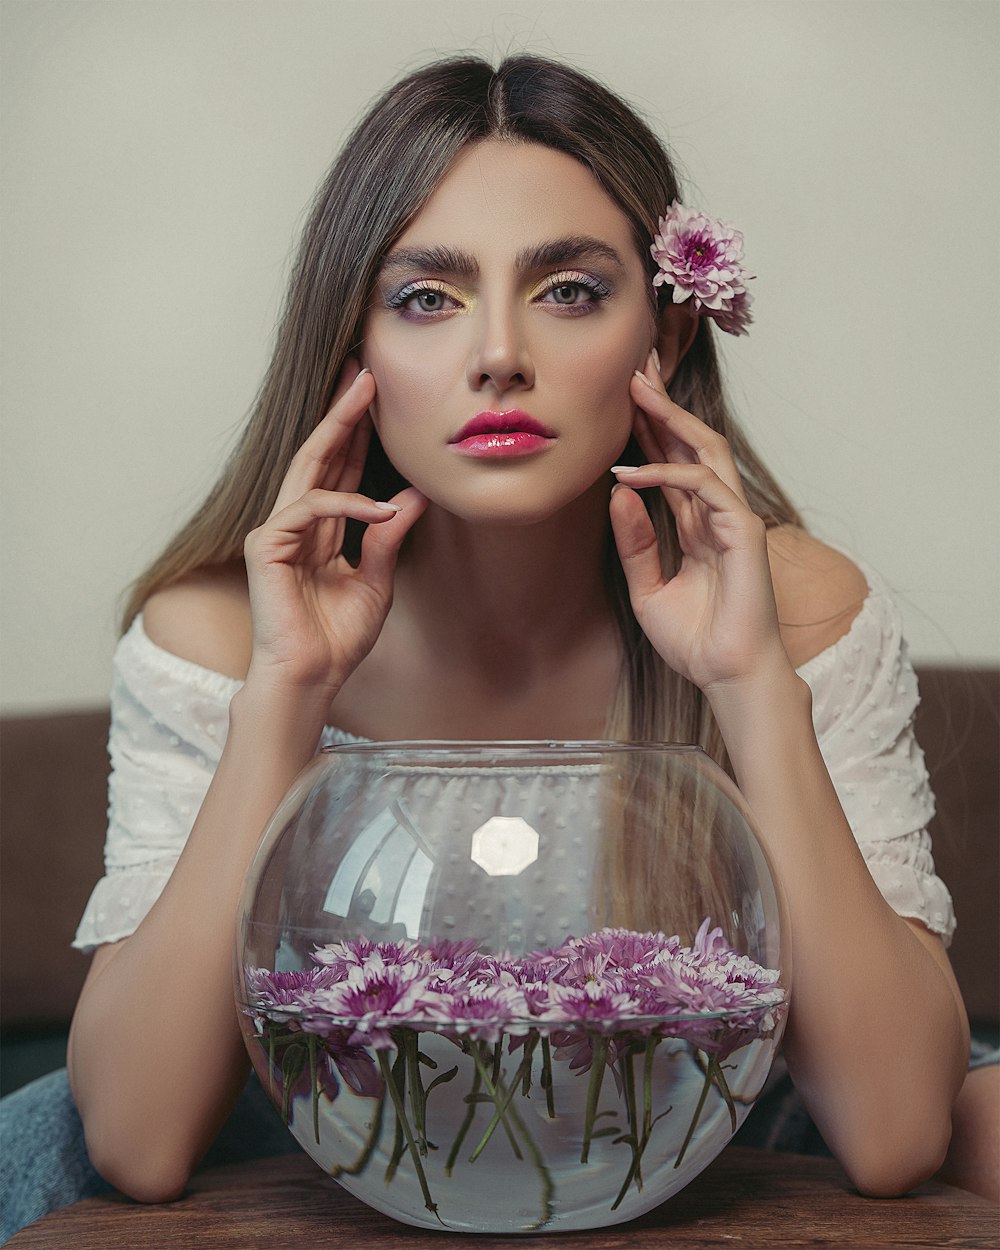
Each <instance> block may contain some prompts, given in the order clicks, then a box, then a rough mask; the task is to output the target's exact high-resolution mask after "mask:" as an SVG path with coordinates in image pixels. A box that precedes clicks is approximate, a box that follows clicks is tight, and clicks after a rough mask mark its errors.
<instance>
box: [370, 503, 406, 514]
mask: <svg viewBox="0 0 1000 1250" xmlns="http://www.w3.org/2000/svg"><path fill="white" fill-rule="evenodd" d="M375 507H376V508H381V509H382V511H383V512H402V511H403V505H402V504H400V503H377V504H376V505H375Z"/></svg>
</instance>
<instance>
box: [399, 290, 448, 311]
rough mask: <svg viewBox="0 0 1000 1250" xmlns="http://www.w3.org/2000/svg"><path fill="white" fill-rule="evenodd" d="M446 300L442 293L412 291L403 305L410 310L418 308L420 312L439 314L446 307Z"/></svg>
mask: <svg viewBox="0 0 1000 1250" xmlns="http://www.w3.org/2000/svg"><path fill="white" fill-rule="evenodd" d="M446 299H447V296H446V295H445V293H444V291H414V292H413V294H412V295H410V296H409V297H408V298H407V299H406V301H405V303H406V305H407V306H408V307H410V308H414V307H416V308H419V309H420V311H421V312H441V310H442V309H443V308H445V307H446V305H445V300H446Z"/></svg>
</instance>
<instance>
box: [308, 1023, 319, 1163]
mask: <svg viewBox="0 0 1000 1250" xmlns="http://www.w3.org/2000/svg"><path fill="white" fill-rule="evenodd" d="M309 1087H310V1089H311V1090H312V1109H313V1136H314V1137H315V1138H316V1145H317V1146H318V1145H319V1071H318V1069H317V1067H316V1034H315V1033H310V1034H309Z"/></svg>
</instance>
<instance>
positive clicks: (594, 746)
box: [320, 738, 706, 755]
mask: <svg viewBox="0 0 1000 1250" xmlns="http://www.w3.org/2000/svg"><path fill="white" fill-rule="evenodd" d="M382 751H399V752H404V751H410V752H420V753H428V754H439V755H443V754H446V753H453V754H458V753H465V754H469V755H482V754H485V753H487V752H491V751H492V752H499V753H501V754H505V755H513V754H515V753H519V754H523V753H524V752H525V751H539V752H545V753H547V754H552V755H586V754H590V755H594V754H598V753H602V754H626V753H634V752H639V753H654V752H655V753H658V754H659V753H663V752H669V753H670V754H676V755H706V752H705V750H704V748H703V747H701V746H699V745H698V744H697V743H693V742H654V741H641V742H625V741H621V740H618V739H614V738H578V739H559V738H496V739H478V738H462V739H460V738H426V739H421V738H392V739H386V740H384V741H376V740H373V739H360V740H359V741H357V742H331V743H328V744H327V745H325V746H323V747H321V748H320V753H321V754H323V755H350V754H355V753H357V754H364V755H371V754H377V753H379V752H382Z"/></svg>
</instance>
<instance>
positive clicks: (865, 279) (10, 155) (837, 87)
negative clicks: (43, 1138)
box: [0, 0, 1000, 711]
mask: <svg viewBox="0 0 1000 1250" xmlns="http://www.w3.org/2000/svg"><path fill="white" fill-rule="evenodd" d="M998 14H1000V9H998V6H997V5H995V4H993V3H964V2H963V0H944V2H932V3H923V2H921V0H902V2H900V3H895V2H880V0H861V2H859V3H837V2H825V0H818V2H817V0H812V2H810V0H789V2H787V3H772V2H765V0H735V2H733V3H730V2H729V0H715V2H713V0H690V2H689V0H679V2H677V3H670V2H669V0H648V2H642V0H616V3H598V2H594V0H592V2H590V3H585V2H581V0H508V2H503V3H500V2H498V3H475V2H469V0H464V2H460V0H421V2H420V3H409V2H406V0H381V2H379V0H368V2H367V3H365V2H363V0H362V2H356V3H339V2H337V0H142V2H136V0H109V2H103V0H102V2H94V0H4V3H3V5H2V9H0V19H2V23H3V29H2V35H3V50H2V55H3V66H2V69H3V75H2V92H3V114H4V121H3V125H4V137H3V156H4V165H5V168H4V171H3V178H4V196H5V202H4V209H3V211H4V218H3V235H2V243H3V274H2V276H3V296H2V314H3V323H4V335H3V362H2V366H3V402H4V426H3V446H2V451H3V530H2V556H3V598H2V609H3V633H2V657H3V670H2V697H3V702H4V708H5V709H6V710H8V711H13V710H27V709H33V708H47V707H58V706H60V705H74V704H75V705H81V704H87V703H92V702H99V701H101V700H103V699H104V697H105V691H106V687H107V683H108V672H109V661H110V655H111V650H112V647H113V642H114V620H115V614H116V600H117V596H118V595H119V593H120V591H121V589H122V587H123V586H124V584H125V583H126V582H127V581H128V580H129V579H130V578H131V577H132V576H134V575H135V574H136V573H137V572H138V571H139V570H140V569H141V567H142V566H143V564H144V563H145V562H146V561H147V560H149V559H150V557H151V556H152V555H153V554H154V553H155V552H156V550H157V548H158V546H159V545H160V543H161V542H162V540H163V539H164V538H165V537H166V535H167V534H168V532H169V531H170V530H171V528H172V527H173V526H175V525H176V524H177V523H178V522H179V521H180V519H181V518H182V517H183V516H184V515H185V513H186V512H187V511H188V509H189V508H190V507H191V506H192V505H193V504H194V503H195V502H196V501H197V500H198V498H199V496H200V495H201V494H202V493H203V492H204V490H205V489H206V487H207V486H208V485H209V483H210V482H211V480H212V478H213V475H214V473H215V470H216V468H217V467H218V465H219V463H220V461H221V459H222V457H223V455H224V452H225V450H226V448H227V446H228V445H229V443H230V440H231V437H232V434H233V431H234V430H235V429H236V428H237V427H238V426H239V424H240V422H241V420H242V417H243V415H244V413H245V411H246V409H247V407H248V405H249V403H250V402H251V399H252V397H253V394H254V391H255V388H256V385H257V383H258V380H259V378H260V375H261V371H262V369H263V366H264V362H265V358H266V355H267V351H268V342H269V336H270V331H271V326H272V323H273V320H274V316H275V312H276V309H277V307H278V303H279V300H280V294H281V291H282V286H283V282H284V278H285V274H286V269H287V263H288V258H289V255H290V252H291V249H292V246H293V239H294V237H295V234H296V230H297V228H298V226H299V225H300V223H301V220H302V214H303V210H304V207H305V205H306V204H307V202H308V201H309V198H310V195H311V192H312V190H313V188H314V187H315V185H316V183H317V182H318V181H319V178H320V176H321V174H322V172H323V170H324V168H325V166H326V165H327V163H328V161H329V159H330V158H331V156H332V155H333V153H334V151H335V150H336V148H337V146H338V144H339V143H340V141H341V139H342V137H343V136H344V134H345V131H346V129H347V128H348V127H349V125H350V124H351V122H352V120H353V119H354V118H355V117H356V116H357V115H358V113H359V111H360V110H361V109H362V108H363V107H364V105H365V103H366V101H367V100H369V99H370V98H371V97H372V96H373V95H374V94H375V93H376V92H377V91H378V90H379V89H380V88H381V87H382V86H383V85H384V84H385V83H386V82H387V81H388V80H389V79H391V78H393V77H394V76H396V75H397V74H398V73H399V72H400V71H401V70H403V69H406V68H410V67H412V66H414V65H416V64H418V63H420V62H422V61H423V60H425V59H428V58H429V57H430V56H432V55H433V54H434V53H436V52H438V51H452V50H457V49H476V50H480V51H484V52H486V53H487V54H491V55H495V54H497V53H502V52H504V51H506V50H508V49H528V50H533V51H538V52H541V53H553V54H557V55H560V56H563V57H565V58H567V59H569V60H570V61H572V62H574V63H576V64H577V65H579V66H581V67H582V68H584V69H586V70H589V71H591V72H594V73H597V74H599V75H601V76H603V77H604V78H605V79H606V80H607V81H609V82H610V83H611V85H612V86H614V87H616V88H618V89H619V90H621V91H623V92H624V93H626V94H627V95H628V96H629V97H630V98H631V99H632V100H633V102H635V103H637V104H638V105H639V106H640V107H641V108H643V109H644V110H646V111H647V112H648V113H649V114H650V115H651V116H652V117H653V118H654V120H655V121H656V123H657V124H658V125H659V126H660V127H661V128H662V129H663V130H664V131H665V132H666V133H667V135H668V136H669V137H670V139H671V140H672V144H673V148H674V150H675V152H676V153H677V155H678V156H679V157H680V159H681V161H682V162H683V164H684V165H685V166H686V168H687V171H688V174H689V176H690V180H691V185H692V190H691V192H690V193H689V195H688V200H689V202H698V203H701V204H703V205H704V206H705V207H707V208H708V209H709V210H710V211H712V212H714V213H716V214H718V215H720V216H724V217H727V218H729V219H731V220H733V221H735V222H737V223H738V224H739V225H740V226H741V227H742V228H743V229H744V231H745V233H746V236H747V240H748V255H749V261H750V263H751V266H752V268H753V269H754V270H755V271H756V272H757V273H758V274H759V277H758V280H757V283H756V308H757V324H756V326H755V327H754V331H753V334H752V337H750V338H749V339H743V340H739V341H733V342H728V341H727V343H726V344H725V351H726V357H727V361H728V365H729V372H730V377H731V381H732V385H733V390H734V394H735V398H736V400H737V405H738V407H739V408H740V410H741V411H742V412H743V413H744V415H745V419H746V422H747V424H748V426H749V427H750V429H751V430H752V431H753V433H754V434H755V435H756V437H757V439H758V441H759V444H760V446H761V449H762V450H763V452H764V453H765V455H766V457H767V458H768V459H769V460H770V461H771V463H772V464H773V466H774V467H775V468H776V470H777V471H778V473H779V475H780V476H781V478H782V479H783V481H784V482H785V484H786V485H787V486H788V487H789V488H790V490H791V491H792V493H793V494H794V495H795V496H796V498H797V499H798V500H799V501H800V502H801V503H802V505H803V506H804V508H805V511H806V514H807V516H808V518H809V520H810V522H811V524H812V525H813V527H814V528H815V529H816V530H817V531H818V532H819V533H820V534H821V535H823V536H825V537H827V538H829V539H832V540H834V541H836V542H838V543H841V544H843V545H846V546H848V547H850V548H851V549H853V550H854V551H856V552H858V553H860V554H861V555H863V556H864V557H865V558H866V559H867V560H868V561H870V562H871V563H872V564H874V565H876V566H877V567H879V568H880V569H881V570H882V571H883V572H884V574H885V575H886V576H887V577H888V578H889V580H890V581H891V583H892V584H893V585H894V586H895V587H896V589H897V591H898V592H899V594H900V596H901V597H902V602H903V606H904V612H905V616H906V621H907V628H908V633H909V635H910V638H911V641H912V646H913V650H914V652H915V653H916V655H917V656H918V657H919V658H922V659H929V658H934V659H938V660H945V661H954V662H958V661H963V660H997V659H998V658H1000V655H998V653H1000V637H998V626H997V618H998V606H1000V604H998V599H1000V595H998V569H1000V555H998V544H1000V524H998V508H997V488H998V484H1000V433H998V432H1000V422H998V405H997V399H998V394H997V365H996V355H997V350H996V349H997V344H998V343H1000V317H998V291H1000V282H998V278H1000V273H998V254H997V240H998V238H1000V229H998V226H1000V223H998V211H997V203H998V194H997V192H998V186H997V182H998V178H997V162H996V155H997V130H998V127H997V115H998V107H997V106H998V92H997V85H996V84H997V81H998V64H997V55H996V48H997V42H998V41H997V35H998V33H1000V32H998V25H1000V23H998Z"/></svg>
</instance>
